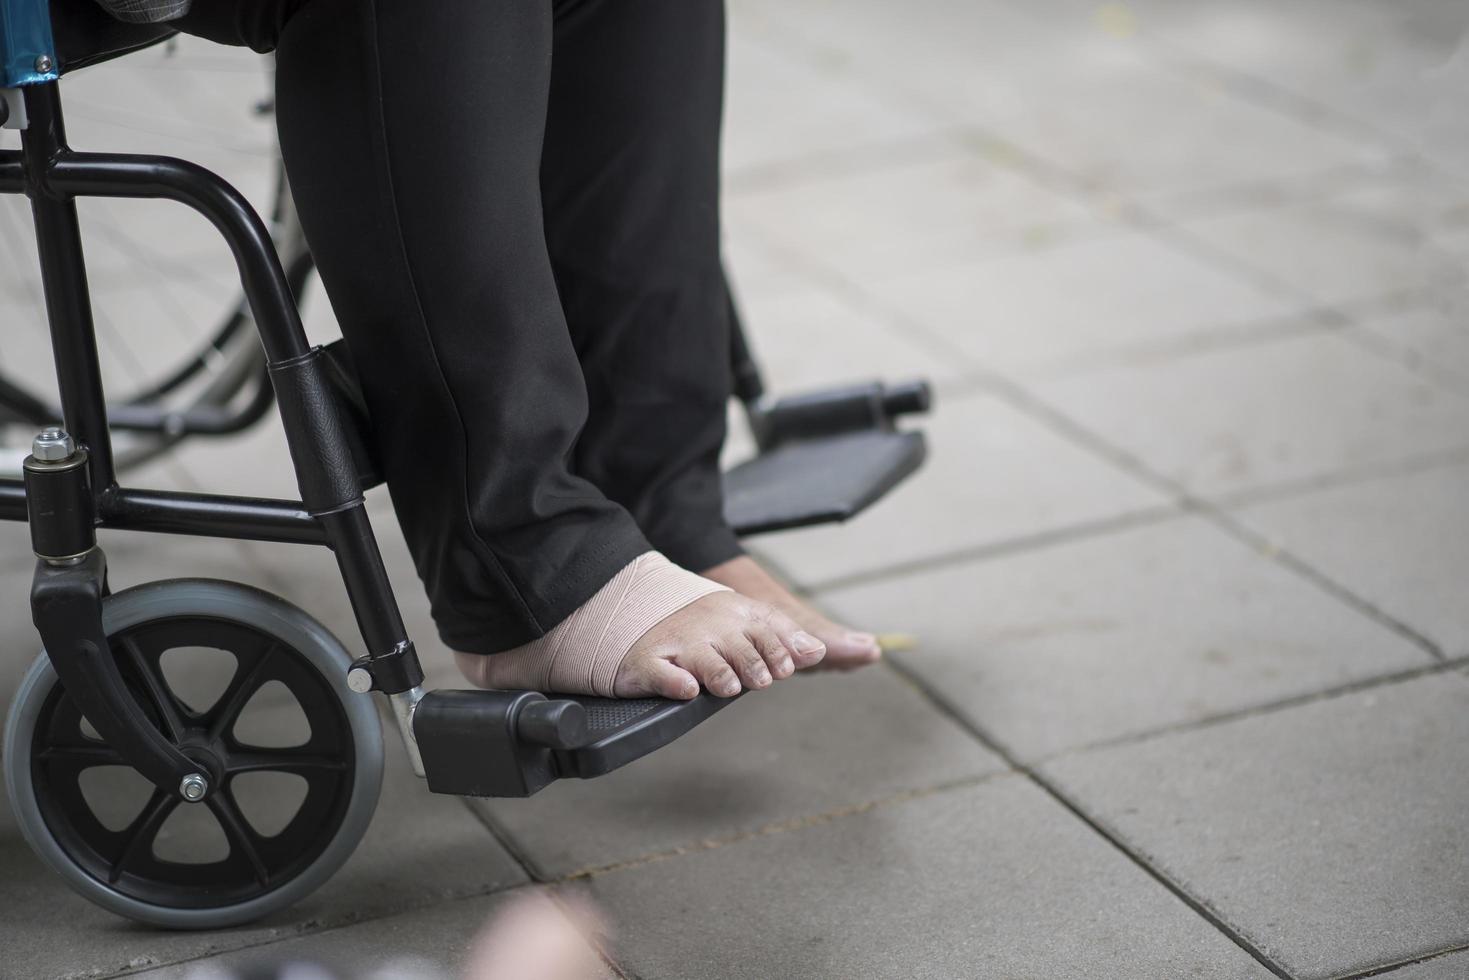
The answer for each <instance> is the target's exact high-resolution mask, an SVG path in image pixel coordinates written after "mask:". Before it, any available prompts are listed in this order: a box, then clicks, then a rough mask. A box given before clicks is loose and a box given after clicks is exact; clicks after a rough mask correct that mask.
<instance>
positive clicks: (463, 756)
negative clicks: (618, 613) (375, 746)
mask: <svg viewBox="0 0 1469 980" xmlns="http://www.w3.org/2000/svg"><path fill="white" fill-rule="evenodd" d="M733 700H735V699H733V698H716V697H712V696H710V695H708V694H700V695H699V696H698V697H695V698H694V699H692V700H690V701H670V700H667V699H664V698H641V699H637V700H619V699H613V698H594V697H585V696H578V695H560V694H558V695H551V696H549V697H548V696H546V695H544V694H540V693H538V692H536V691H431V692H429V693H428V694H426V695H425V696H424V697H423V700H421V701H419V703H418V706H417V707H416V708H415V709H414V713H413V733H414V737H415V739H416V740H417V742H418V751H419V754H420V755H421V756H422V758H423V768H424V774H425V776H427V778H428V785H429V789H431V790H433V791H434V792H435V793H449V794H452V795H455V796H530V795H531V794H532V793H535V792H537V791H539V790H541V789H543V788H544V787H546V786H547V785H549V784H550V783H552V782H554V781H555V780H557V779H569V778H577V779H590V778H592V777H594V776H601V775H604V774H605V773H609V772H611V771H612V770H614V769H618V768H620V767H622V766H625V765H627V764H628V763H629V762H632V761H634V760H635V759H640V758H642V757H643V756H645V755H647V754H648V753H650V752H652V751H653V750H654V749H659V748H662V747H663V746H665V745H667V744H668V743H669V742H672V741H673V740H674V739H676V738H678V737H679V736H680V735H682V734H684V733H685V732H687V731H689V730H690V729H692V728H693V727H694V726H696V725H698V724H700V723H701V722H703V721H705V720H707V719H708V718H709V717H710V716H711V715H713V714H714V713H715V712H717V711H719V710H720V709H721V708H723V707H724V706H725V705H727V704H729V703H730V702H731V701H733Z"/></svg>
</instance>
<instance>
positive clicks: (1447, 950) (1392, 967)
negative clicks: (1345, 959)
mask: <svg viewBox="0 0 1469 980" xmlns="http://www.w3.org/2000/svg"><path fill="white" fill-rule="evenodd" d="M1466 950H1469V943H1459V944H1457V945H1454V946H1446V947H1444V948H1443V949H1438V950H1434V951H1433V952H1432V953H1426V954H1424V955H1422V956H1415V957H1413V958H1411V959H1406V960H1398V961H1397V962H1395V963H1385V964H1383V965H1381V966H1374V967H1370V968H1368V969H1366V970H1359V971H1357V972H1356V973H1344V974H1341V975H1340V976H1336V977H1333V978H1332V980H1367V978H1368V977H1380V976H1384V975H1388V976H1390V975H1391V974H1393V973H1396V972H1397V971H1398V970H1401V969H1402V968H1403V967H1406V966H1417V965H1418V964H1419V963H1432V962H1433V961H1434V960H1436V959H1440V958H1442V957H1445V956H1449V955H1452V954H1454V953H1462V952H1465V951H1466Z"/></svg>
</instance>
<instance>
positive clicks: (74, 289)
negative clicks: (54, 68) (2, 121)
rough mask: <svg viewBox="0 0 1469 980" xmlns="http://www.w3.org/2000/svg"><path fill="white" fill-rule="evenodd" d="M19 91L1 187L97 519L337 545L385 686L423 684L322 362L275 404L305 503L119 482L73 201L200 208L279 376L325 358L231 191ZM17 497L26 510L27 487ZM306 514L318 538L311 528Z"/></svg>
mask: <svg viewBox="0 0 1469 980" xmlns="http://www.w3.org/2000/svg"><path fill="white" fill-rule="evenodd" d="M25 99H26V109H27V114H28V115H29V117H30V128H28V129H27V130H25V131H23V133H22V150H21V158H20V159H19V160H17V159H16V158H15V155H14V154H9V153H7V154H0V192H11V193H14V192H17V191H24V192H25V193H26V194H27V196H29V197H30V198H31V200H32V202H33V210H34V211H35V217H36V233H37V239H38V243H39V245H40V254H41V272H42V278H43V279H44V280H45V282H46V296H47V308H48V316H49V318H50V321H51V333H52V345H53V348H54V353H55V359H56V368H57V375H58V378H59V380H60V382H61V384H60V388H61V400H62V413H63V418H64V419H65V422H66V425H67V427H68V429H69V430H70V431H71V433H72V435H73V437H75V438H76V439H77V441H78V442H79V443H82V444H83V445H85V446H86V447H87V448H88V450H89V451H90V452H91V463H92V476H93V480H92V488H93V492H94V493H95V494H96V495H97V505H98V506H97V512H98V520H99V523H100V524H101V525H102V526H104V527H132V528H135V529H147V530H158V531H166V532H170V533H187V534H196V533H197V534H208V535H216V534H217V535H222V536H225V537H243V538H251V539H261V540H290V541H311V542H312V543H325V544H326V545H328V546H329V547H331V548H332V549H333V551H335V552H336V555H337V561H338V564H339V565H340V566H341V570H342V577H343V581H344V584H345V585H346V588H347V593H348V597H349V598H350V599H351V602H352V608H353V611H354V612H355V613H356V615H357V621H358V624H359V626H360V627H361V629H362V632H363V639H364V641H365V642H366V645H367V650H368V655H369V657H370V658H371V659H372V661H373V662H374V664H375V665H379V664H380V666H381V669H380V670H374V671H373V677H374V680H375V681H377V682H378V684H377V686H378V689H379V690H383V691H385V692H386V693H389V694H395V693H398V692H400V691H404V690H407V689H408V688H410V687H413V686H416V685H417V684H419V683H420V682H422V680H423V671H422V669H421V668H420V666H419V664H418V658H417V655H416V654H415V653H414V650H413V644H412V643H411V642H410V641H409V640H408V637H407V635H406V631H405V629H404V626H403V621H402V617H401V616H400V615H399V612H398V605H397V601H396V600H395V598H394V597H393V593H392V589H391V588H390V586H389V584H388V578H387V573H386V571H385V570H384V568H383V564H382V556H381V555H380V554H379V552H378V548H377V542H376V539H375V538H374V537H373V534H372V527H371V523H370V521H369V520H368V517H367V512H366V509H365V505H364V503H363V500H362V497H361V494H360V492H359V490H358V488H357V487H356V485H355V478H354V481H353V483H350V484H349V483H347V482H346V478H345V476H344V474H345V469H344V467H346V466H349V465H350V460H351V454H350V451H349V448H348V447H347V445H346V444H345V426H344V423H343V421H342V408H341V406H340V402H339V398H338V396H337V395H336V394H335V393H334V392H332V391H330V390H328V386H327V385H325V384H324V383H323V382H322V381H321V374H322V372H321V371H320V370H319V369H317V370H311V371H308V372H307V373H309V374H310V375H311V377H310V378H309V379H308V380H309V382H310V383H309V384H305V385H304V386H303V388H302V391H301V392H298V393H297V394H298V395H301V396H302V397H293V398H291V399H287V400H282V401H278V405H279V408H280V415H281V422H282V424H283V425H284V426H285V430H286V435H287V439H288V442H289V443H290V447H291V456H292V462H293V463H294V464H295V467H296V474H297V478H298V482H299V483H300V484H301V487H302V493H303V497H305V499H306V500H307V501H309V504H308V506H309V507H310V512H307V511H302V510H299V509H298V508H299V507H301V505H298V504H294V503H292V502H288V501H261V500H251V499H248V498H237V497H225V496H213V495H204V494H169V493H162V492H157V491H139V490H123V489H121V488H118V487H117V486H116V482H115V479H114V473H113V468H112V459H111V451H110V448H111V447H110V443H109V442H108V428H107V411H106V402H105V398H104V395H103V391H102V383H101V375H100V371H99V370H98V367H97V353H96V349H97V344H96V336H95V333H94V331H93V327H92V318H91V309H90V303H89V301H88V297H87V288H86V287H87V283H86V272H85V266H84V264H83V259H82V246H81V237H80V234H79V232H78V230H77V222H76V202H75V200H74V199H75V198H76V197H123V198H165V199H168V200H173V201H178V202H179V203H182V204H184V205H187V206H188V207H191V208H193V209H194V210H196V211H198V212H199V213H200V214H202V215H204V217H206V218H208V219H209V221H210V222H211V223H212V224H213V225H214V226H215V228H216V229H217V230H218V231H219V233H220V234H221V235H222V236H223V237H224V239H225V241H226V243H227V244H228V245H229V247H230V251H231V252H232V253H233V254H234V258H235V263H236V265H237V267H238V269H239V274H240V283H241V285H242V286H243V287H244V290H245V297H246V299H247V301H248V302H249V306H250V311H251V314H252V315H253V316H254V318H255V325H256V327H257V328H258V330H259V331H260V338H261V342H262V343H263V345H264V347H265V353H266V359H267V361H268V362H269V364H268V366H269V367H270V369H271V373H272V376H273V377H274V376H277V375H278V374H279V375H280V376H281V377H291V376H293V375H294V374H296V373H297V369H298V368H299V367H300V366H301V365H303V364H304V365H308V366H317V365H319V364H320V362H321V361H322V357H321V354H320V352H319V351H314V350H313V349H312V348H311V347H310V345H309V344H308V343H307V340H306V332H305V330H304V329H303V328H302V325H301V317H300V312H299V311H298V309H297V307H296V302H295V298H294V296H293V295H292V292H291V288H290V284H289V282H288V281H287V278H286V274H285V271H284V270H283V269H282V268H281V263H280V259H279V257H278V256H277V255H276V251H275V246H274V243H273V242H272V241H271V238H270V235H269V233H268V232H267V230H266V228H265V225H264V223H263V222H262V221H261V219H260V216H259V215H258V214H256V213H255V210H254V209H253V208H252V207H251V206H250V204H249V202H248V201H246V200H245V198H244V197H243V196H241V195H240V193H239V192H238V191H237V190H235V189H234V188H233V187H231V186H230V185H229V184H228V183H226V182H225V181H224V180H223V179H221V178H220V177H218V176H217V175H215V174H213V173H210V172H209V171H207V170H205V169H204V168H202V167H199V166H196V165H195V164H192V163H188V162H186V161H183V160H175V159H171V158H168V157H155V156H141V155H136V154H100V153H77V152H74V151H72V150H71V149H69V148H68V147H67V145H66V139H65V132H64V129H63V127H62V119H61V100H60V94H59V91H58V85H57V84H56V83H54V82H51V83H47V84H44V85H34V86H30V87H28V88H27V89H26V90H25ZM99 459H100V461H99ZM321 488H330V489H331V490H332V491H334V492H335V491H338V490H343V489H344V488H345V489H346V490H347V491H349V492H347V493H345V494H337V495H336V497H335V498H334V499H333V500H332V501H331V504H330V505H326V504H323V503H322V502H321V501H319V500H318V499H317V496H318V495H319V491H320V489H321ZM20 497H21V499H20V501H19V504H20V505H21V507H20V509H21V510H22V512H23V510H24V503H25V501H24V493H23V491H22V492H21V495H20ZM15 505H16V501H15V499H14V490H13V488H11V487H0V516H6V517H10V516H13V514H14V512H15V509H16V507H15ZM308 522H309V524H310V526H311V527H312V528H314V529H315V531H316V533H315V534H308V533H307V530H306V527H307V523H308Z"/></svg>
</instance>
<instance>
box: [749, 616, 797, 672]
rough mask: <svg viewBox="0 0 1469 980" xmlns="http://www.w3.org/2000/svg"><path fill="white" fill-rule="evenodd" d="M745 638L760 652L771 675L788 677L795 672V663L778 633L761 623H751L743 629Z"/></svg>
mask: <svg viewBox="0 0 1469 980" xmlns="http://www.w3.org/2000/svg"><path fill="white" fill-rule="evenodd" d="M745 639H747V640H749V641H750V645H751V646H753V647H754V648H755V649H756V650H757V651H759V653H760V657H761V659H763V660H764V661H765V666H767V667H769V668H770V673H771V676H773V677H775V678H777V679H779V678H783V677H789V676H791V675H792V674H794V673H795V672H796V665H795V663H794V662H792V660H791V654H790V651H789V650H787V649H786V645H785V643H784V642H782V641H781V638H780V634H778V633H776V632H775V630H773V629H771V628H770V627H769V626H766V625H764V624H763V623H751V624H750V625H749V626H748V627H746V629H745Z"/></svg>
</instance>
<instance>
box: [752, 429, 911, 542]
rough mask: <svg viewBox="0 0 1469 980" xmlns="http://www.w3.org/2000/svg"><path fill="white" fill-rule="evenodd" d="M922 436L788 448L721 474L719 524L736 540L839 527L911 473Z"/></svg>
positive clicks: (852, 437) (884, 435)
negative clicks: (787, 530) (837, 523)
mask: <svg viewBox="0 0 1469 980" xmlns="http://www.w3.org/2000/svg"><path fill="white" fill-rule="evenodd" d="M925 452H926V450H925V446H924V441H923V433H921V432H891V431H887V430H882V429H874V430H869V431H864V432H850V433H845V434H843V435H835V436H828V437H826V438H823V439H807V440H802V441H800V442H790V443H786V444H784V445H781V446H777V447H776V448H775V449H772V450H770V451H769V452H766V453H762V454H761V455H759V456H756V457H755V458H754V459H750V460H747V461H746V462H743V463H741V464H740V465H738V466H736V467H734V468H733V469H731V470H729V471H728V472H727V473H725V474H724V516H725V519H726V520H728V521H729V524H730V526H731V527H733V528H734V530H735V533H736V534H739V535H742V536H743V535H751V534H760V533H762V532H766V531H779V530H783V529H785V528H793V527H806V526H807V525H810V524H826V523H830V522H833V521H845V520H847V519H848V518H851V517H854V516H856V515H857V514H859V513H861V512H862V511H863V510H865V509H866V508H867V507H870V506H871V505H872V504H874V503H876V502H877V501H878V500H880V499H881V498H882V497H883V496H884V495H885V494H886V493H887V492H888V491H889V490H891V489H892V488H893V487H895V486H897V485H898V484H899V483H901V482H902V481H903V479H904V478H905V477H907V476H908V475H909V474H911V473H912V472H913V471H914V470H916V469H918V467H919V464H921V463H922V462H923V457H924V455H925Z"/></svg>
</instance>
